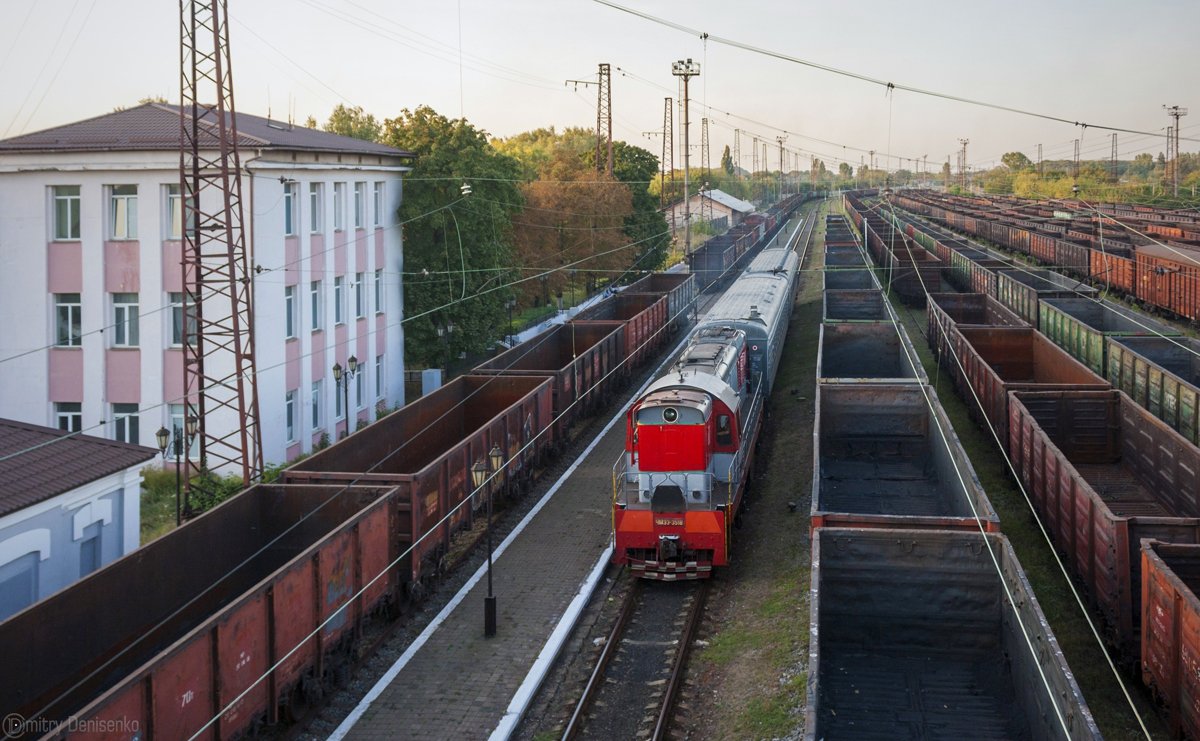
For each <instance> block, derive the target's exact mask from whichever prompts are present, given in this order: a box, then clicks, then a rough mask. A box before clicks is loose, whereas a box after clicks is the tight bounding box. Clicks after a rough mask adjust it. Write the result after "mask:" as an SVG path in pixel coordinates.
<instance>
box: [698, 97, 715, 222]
mask: <svg viewBox="0 0 1200 741" xmlns="http://www.w3.org/2000/svg"><path fill="white" fill-rule="evenodd" d="M700 166H701V167H703V168H704V187H703V188H701V190H700V218H702V219H705V218H707V220H708V221H709V222H710V223H711V222H712V219H713V214H712V195H711V194H710V195H709V196H708V198H707V200H705V196H704V191H706V190H711V189H712V159H711V158H710V157H709V150H708V116H704V117H703V118H701V119H700ZM706 206H707V209H708V216H707V217H705V215H704V211H705V208H706Z"/></svg>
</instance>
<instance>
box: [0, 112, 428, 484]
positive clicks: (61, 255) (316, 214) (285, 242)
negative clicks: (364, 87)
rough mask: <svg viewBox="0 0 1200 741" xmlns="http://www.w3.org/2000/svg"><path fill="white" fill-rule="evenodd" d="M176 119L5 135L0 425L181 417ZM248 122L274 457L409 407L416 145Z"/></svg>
mask: <svg viewBox="0 0 1200 741" xmlns="http://www.w3.org/2000/svg"><path fill="white" fill-rule="evenodd" d="M178 126H179V117H178V112H177V109H175V108H174V107H171V106H165V105H158V104H147V105H143V106H139V107H137V108H132V109H128V110H126V111H120V112H116V113H112V114H108V115H106V116H101V117H99V118H96V119H89V120H87V121H82V122H78V123H75V124H68V125H67V126H63V127H58V128H56V129H51V130H48V131H45V132H37V133H34V134H28V135H25V136H22V137H17V138H14V139H8V140H4V141H0V310H2V311H3V312H4V315H5V316H8V317H12V318H15V319H16V321H10V322H8V323H7V326H6V327H4V328H3V329H0V417H7V418H10V419H16V420H22V421H26V422H29V423H32V424H40V425H46V426H49V427H58V428H61V429H71V430H79V431H82V432H85V433H86V434H89V435H95V436H99V437H107V438H110V439H116V440H122V441H124V442H131V443H138V444H142V445H150V446H154V445H155V439H154V433H155V431H156V430H158V429H159V428H160V427H166V428H168V429H169V430H170V429H174V428H175V427H181V426H182V401H183V400H182V394H183V358H182V353H183V351H182V339H183V333H185V332H186V331H188V313H189V311H188V310H186V309H185V307H184V306H183V305H182V299H181V294H182V290H183V279H182V272H181V267H180V260H181V255H182V242H181V240H180V229H181V226H182V224H181V216H180V203H179V196H178V185H177V180H178V169H177V168H178V162H179V159H178V157H179V156H178V152H177V149H176V147H177V138H178ZM238 127H239V134H240V135H241V137H242V140H243V141H242V144H241V156H242V163H243V176H242V189H243V197H244V208H245V214H244V222H243V225H244V228H245V233H246V235H247V246H248V249H249V253H250V256H251V257H250V260H251V264H252V268H253V275H254V287H253V296H254V327H255V346H256V367H257V373H258V394H259V410H260V418H261V423H262V436H263V453H264V460H265V461H267V462H269V463H282V462H285V461H288V460H291V459H293V458H295V457H296V456H297V455H300V454H301V453H305V452H308V451H310V450H312V448H313V446H314V445H318V444H320V443H321V441H322V440H323V439H330V440H332V439H336V438H337V437H338V436H339V435H340V434H342V433H344V431H345V430H346V428H347V426H351V427H353V426H356V425H358V424H361V423H365V422H367V421H371V420H373V419H375V417H376V416H377V414H378V411H380V410H382V409H384V408H390V407H394V406H397V405H400V404H403V402H404V398H403V393H404V390H403V389H404V384H403V377H404V373H403V370H404V366H403V347H404V334H403V327H402V324H401V319H402V306H403V293H402V291H403V289H402V284H401V281H400V275H401V271H402V270H403V251H402V243H401V229H400V227H399V224H398V217H397V212H398V210H399V207H400V202H401V198H402V194H403V188H402V185H403V183H402V178H403V175H404V173H405V172H407V171H408V169H409V168H408V166H407V163H408V162H409V161H410V159H411V155H409V154H408V153H406V152H402V151H400V150H396V149H393V148H391V147H386V146H383V145H379V144H374V143H371V142H363V141H359V140H356V139H350V138H347V137H341V136H336V135H333V134H328V133H325V132H320V131H315V130H310V129H303V128H299V127H291V126H288V125H286V124H280V123H277V122H273V121H268V120H267V119H262V118H258V117H254V116H247V115H244V114H243V115H240V116H239V118H238ZM206 308H207V304H206ZM350 356H354V357H355V358H356V359H357V361H358V364H357V372H356V374H355V375H354V377H353V378H349V379H346V378H343V380H342V383H341V384H339V383H337V382H336V381H335V379H334V375H333V372H332V367H333V365H334V364H335V363H338V364H340V365H341V366H342V367H343V368H344V367H346V366H348V364H349V363H348V361H349V358H350ZM207 423H208V424H209V425H210V426H211V425H218V426H231V425H238V424H240V420H238V419H234V418H232V417H224V418H222V417H220V416H219V415H211V416H210V417H209V419H208V420H207ZM225 429H232V427H225Z"/></svg>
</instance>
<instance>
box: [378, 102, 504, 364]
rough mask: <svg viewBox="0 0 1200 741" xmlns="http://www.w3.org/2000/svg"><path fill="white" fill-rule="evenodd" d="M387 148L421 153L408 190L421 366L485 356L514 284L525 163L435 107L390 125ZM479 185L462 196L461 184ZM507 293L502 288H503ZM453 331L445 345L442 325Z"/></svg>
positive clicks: (412, 334) (409, 276) (411, 347)
mask: <svg viewBox="0 0 1200 741" xmlns="http://www.w3.org/2000/svg"><path fill="white" fill-rule="evenodd" d="M382 138H383V143H385V144H388V145H391V146H394V147H398V148H400V149H405V150H408V151H411V152H413V153H415V154H416V155H417V157H416V161H415V163H414V164H413V170H412V173H411V174H410V180H409V181H408V182H407V183H405V186H404V202H403V206H402V207H401V209H400V218H401V220H402V221H403V222H404V269H405V277H404V314H405V317H406V324H405V331H404V340H405V356H406V358H407V359H408V361H409V362H412V363H427V364H431V365H432V364H437V363H440V362H441V360H442V359H443V358H444V357H445V356H446V354H449V355H450V356H451V357H455V356H457V355H458V354H459V352H462V351H466V352H482V351H483V350H485V349H487V348H488V347H489V346H490V344H491V342H492V340H494V339H495V338H498V337H500V336H502V335H503V334H504V332H505V327H506V325H507V321H508V315H507V311H506V310H505V308H504V302H505V301H506V300H507V299H508V298H510V297H511V295H512V293H511V290H510V289H506V288H502V286H504V285H506V284H508V283H509V282H510V281H512V280H514V279H515V278H516V276H515V275H514V274H513V271H512V266H513V265H514V264H515V261H514V258H513V241H512V234H511V231H512V218H513V216H514V215H515V214H517V213H518V212H520V210H521V209H522V207H523V205H524V204H523V198H522V195H521V191H520V188H519V187H518V181H519V180H520V176H521V167H520V164H519V163H518V162H517V161H516V160H514V159H513V158H511V157H508V156H506V155H504V154H501V153H500V152H497V151H496V150H495V149H494V148H493V147H492V146H491V144H489V143H488V136H487V133H486V132H484V131H482V130H480V129H477V128H475V127H474V126H472V125H471V124H470V123H468V122H467V121H465V120H463V119H457V120H452V119H448V118H446V117H445V116H442V115H441V114H439V113H438V112H437V111H435V110H433V109H432V108H430V107H428V106H421V107H419V108H417V109H415V110H412V111H410V110H408V109H405V110H403V111H401V113H400V115H399V116H397V117H396V118H391V119H387V120H386V121H384V122H383V137H382ZM464 184H466V185H468V186H469V187H470V189H471V193H470V195H465V196H464V195H463V192H462V190H463V188H462V186H463V185H464ZM497 289H499V290H497ZM448 323H449V324H453V325H454V331H453V332H450V333H449V334H448V335H447V336H446V337H444V338H441V339H439V336H438V334H437V328H438V327H439V326H443V327H444V326H445V325H446V324H448Z"/></svg>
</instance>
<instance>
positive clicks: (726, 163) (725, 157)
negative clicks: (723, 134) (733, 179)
mask: <svg viewBox="0 0 1200 741" xmlns="http://www.w3.org/2000/svg"><path fill="white" fill-rule="evenodd" d="M721 169H722V170H724V171H725V174H726V175H732V174H733V155H732V154H730V153H729V145H728V144H726V145H725V151H724V152H721Z"/></svg>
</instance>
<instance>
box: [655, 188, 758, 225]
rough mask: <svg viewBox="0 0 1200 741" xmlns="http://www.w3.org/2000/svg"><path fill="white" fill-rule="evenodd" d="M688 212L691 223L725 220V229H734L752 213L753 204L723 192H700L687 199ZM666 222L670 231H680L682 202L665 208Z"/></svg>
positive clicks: (682, 214) (682, 211)
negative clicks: (669, 225) (669, 226)
mask: <svg viewBox="0 0 1200 741" xmlns="http://www.w3.org/2000/svg"><path fill="white" fill-rule="evenodd" d="M687 208H688V210H689V211H690V212H691V220H692V223H693V224H695V223H696V222H698V221H709V220H712V221H719V220H720V219H722V218H723V219H725V220H726V221H725V226H726V227H735V226H737V225H738V224H740V223H742V219H744V218H745V217H747V216H749V215H750V214H752V213H754V211H755V208H754V204H753V203H750V202H749V201H743V200H742V199H740V198H737V197H735V196H731V195H729V194H728V193H726V192H725V191H723V190H717V189H715V188H714V189H712V190H701V191H699V192H698V193H696V194H694V195H693V196H692V197H691V198H690V199H688V205H687ZM665 215H666V217H667V221H668V222H670V224H671V228H672V229H680V228H682V227H683V222H684V215H685V214H684V205H683V202H682V201H681V202H679V203H674V204H672V205H670V206H669V207H667V212H666V214H665Z"/></svg>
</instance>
